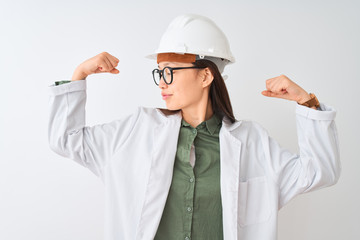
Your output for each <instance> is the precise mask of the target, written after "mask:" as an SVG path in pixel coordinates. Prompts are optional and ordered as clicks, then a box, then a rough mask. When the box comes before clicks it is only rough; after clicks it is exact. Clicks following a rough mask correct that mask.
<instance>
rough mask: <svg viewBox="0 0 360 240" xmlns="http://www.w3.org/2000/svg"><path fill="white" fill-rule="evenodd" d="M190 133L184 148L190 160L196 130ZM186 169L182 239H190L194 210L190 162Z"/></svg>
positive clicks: (193, 129)
mask: <svg viewBox="0 0 360 240" xmlns="http://www.w3.org/2000/svg"><path fill="white" fill-rule="evenodd" d="M189 130H190V131H191V133H190V134H189V138H188V144H187V146H186V148H187V151H188V154H187V156H189V160H190V152H191V145H192V144H193V143H194V140H195V138H196V136H197V130H196V129H195V128H190V129H189ZM188 163H189V164H188V167H187V168H186V173H187V174H188V179H187V184H188V186H189V187H188V188H187V189H188V191H187V192H186V195H185V205H184V206H183V211H184V212H185V213H184V215H185V221H184V230H185V231H184V239H185V240H190V239H191V227H192V218H193V208H194V191H195V174H194V171H193V168H192V166H191V165H190V161H188Z"/></svg>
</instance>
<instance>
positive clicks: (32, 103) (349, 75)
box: [0, 0, 360, 240]
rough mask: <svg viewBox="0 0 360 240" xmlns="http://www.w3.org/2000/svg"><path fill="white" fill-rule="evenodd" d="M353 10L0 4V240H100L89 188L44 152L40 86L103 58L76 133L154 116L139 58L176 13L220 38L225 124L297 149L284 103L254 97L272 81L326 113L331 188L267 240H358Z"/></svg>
mask: <svg viewBox="0 0 360 240" xmlns="http://www.w3.org/2000/svg"><path fill="white" fill-rule="evenodd" d="M359 12H360V3H359V1H356V0H354V1H349V0H342V1H332V0H322V1H319V0H311V1H310V0H302V1H300V0H299V1H290V0H286V1H285V0H284V1H275V0H267V1H265V0H264V1H260V0H259V1H254V0H253V1H250V0H248V1H239V0H238V1H235V0H234V1H225V0H222V1H209V0H206V1H195V0H192V1H189V0H181V1H180V0H178V1H165V0H163V1H160V0H153V1H145V0H144V1H136V2H135V1H131V2H130V1H109V0H102V1H90V0H87V1H85V0H83V1H75V0H71V1H70V0H62V1H53V0H46V1H45V0H33V1H25V0H23V1H4V0H0V30H1V32H0V34H1V35H0V36H1V37H0V70H1V85H0V88H1V91H0V93H1V94H0V114H1V115H0V116H1V117H0V153H1V155H0V239H1V240H23V239H30V240H35V239H36V240H49V239H51V240H64V239H66V240H67V239H69V240H73V239H74V240H75V239H76V240H82V239H84V240H85V239H86V240H99V239H103V238H102V236H103V212H104V196H103V194H104V189H103V185H102V183H101V181H100V179H98V178H96V177H95V175H93V174H92V173H91V172H90V171H89V170H87V169H86V168H83V167H82V166H80V165H78V164H77V163H75V162H73V161H72V160H69V159H66V158H62V157H60V156H58V155H56V154H55V153H54V152H52V151H51V150H50V148H49V146H48V142H47V120H48V86H49V85H51V84H52V83H53V82H54V81H59V80H65V79H70V78H71V76H72V73H73V71H74V69H75V68H76V66H77V65H78V64H80V63H81V62H83V61H85V60H86V59H88V58H90V57H92V56H95V55H96V54H98V53H100V52H103V51H107V52H109V53H110V54H113V55H115V56H116V57H117V58H119V59H120V64H119V70H120V74H118V75H111V74H109V73H105V74H97V75H91V76H89V77H88V78H87V81H88V84H87V86H88V102H87V125H90V126H91V125H94V124H97V123H103V122H110V121H112V120H113V119H115V118H120V117H122V116H124V115H126V114H128V113H131V112H133V111H134V110H135V109H136V107H137V106H139V105H142V106H147V107H165V104H164V102H163V100H162V99H161V96H160V91H159V89H158V88H157V87H156V86H155V85H154V84H153V82H152V78H151V71H152V69H153V68H155V67H156V65H157V64H156V63H155V61H152V60H148V59H146V58H144V56H145V55H147V54H149V53H152V52H153V51H154V50H155V49H156V48H157V46H158V43H159V40H160V37H161V35H162V33H163V32H164V31H165V29H166V27H167V26H168V24H169V23H170V21H171V20H172V19H173V18H174V17H176V16H177V15H179V14H182V13H197V14H201V15H205V16H207V17H210V18H211V19H213V20H214V21H215V22H216V23H217V25H218V26H219V27H220V28H221V29H222V30H223V31H224V33H225V34H226V35H227V37H228V39H229V42H230V44H231V49H232V51H233V54H234V56H235V58H236V63H235V64H232V65H230V66H228V68H225V73H226V74H227V75H229V78H228V79H227V80H226V84H227V86H228V89H229V93H230V97H231V100H232V104H233V108H234V112H235V116H236V118H237V119H251V120H254V121H257V122H259V123H260V124H261V125H263V126H264V127H265V128H266V129H268V131H269V133H270V135H271V136H273V137H274V138H275V139H277V140H278V141H279V142H280V143H281V145H282V146H284V147H287V148H288V149H290V150H292V151H297V150H298V149H297V138H296V129H295V114H294V110H295V103H294V102H288V101H285V100H281V99H271V98H266V97H264V96H262V95H261V91H262V90H264V87H265V80H266V79H268V78H272V77H276V76H279V75H281V74H285V75H286V76H288V77H289V78H290V79H292V80H294V81H295V82H296V83H298V84H299V85H300V86H302V87H303V88H304V89H305V90H307V91H309V92H314V93H316V95H317V96H318V98H319V100H320V101H321V102H324V103H326V104H328V105H331V106H333V107H335V108H336V109H337V111H338V113H337V118H336V122H337V127H338V132H339V139H340V145H341V159H342V166H343V171H342V175H341V177H340V180H339V182H338V184H337V185H335V186H333V187H331V188H325V189H322V190H319V191H317V192H313V193H308V194H305V195H301V196H299V197H297V198H296V199H294V200H293V201H291V202H290V203H289V204H288V205H287V206H286V207H285V208H283V209H282V210H281V211H280V213H279V214H280V220H279V239H280V240H289V239H290V240H321V239H327V240H339V239H346V240H357V239H360V231H359V227H360V217H359V215H360V204H359V203H360V184H359V182H360V177H359V175H360V174H359V172H360V171H359V169H360V161H359V160H360V159H359V154H358V150H359V148H360V145H359V143H360V139H359V134H360V129H359V122H360V114H359V106H358V105H357V100H358V99H357V98H355V94H358V91H359V89H360V88H359V87H360V84H359V81H360V70H359V69H360V68H359V63H360V45H359V43H360V17H359V16H360V14H359Z"/></svg>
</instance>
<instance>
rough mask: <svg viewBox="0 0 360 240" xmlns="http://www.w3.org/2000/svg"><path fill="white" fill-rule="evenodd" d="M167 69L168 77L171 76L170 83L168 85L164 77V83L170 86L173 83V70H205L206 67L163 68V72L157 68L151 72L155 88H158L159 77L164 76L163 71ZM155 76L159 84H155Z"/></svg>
mask: <svg viewBox="0 0 360 240" xmlns="http://www.w3.org/2000/svg"><path fill="white" fill-rule="evenodd" d="M166 68H167V69H169V70H170V76H171V80H170V82H169V83H168V82H167V80H166V78H165V77H164V78H163V79H164V82H165V83H166V84H167V85H170V84H171V83H172V82H173V70H181V69H189V68H198V69H200V68H206V67H177V68H172V67H164V68H163V70H160V69H158V68H155V69H154V70H153V71H152V75H153V80H154V82H155V84H156V85H157V86H159V83H160V80H161V77H162V76H164V70H165V69H166ZM155 74H159V83H157V82H156V79H155Z"/></svg>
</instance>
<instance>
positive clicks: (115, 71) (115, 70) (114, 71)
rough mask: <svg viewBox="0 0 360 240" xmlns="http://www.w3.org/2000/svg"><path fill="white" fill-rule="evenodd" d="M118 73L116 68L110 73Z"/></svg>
mask: <svg viewBox="0 0 360 240" xmlns="http://www.w3.org/2000/svg"><path fill="white" fill-rule="evenodd" d="M119 72H120V71H119V70H118V69H116V68H114V69H112V70H111V71H110V73H114V74H118V73H119Z"/></svg>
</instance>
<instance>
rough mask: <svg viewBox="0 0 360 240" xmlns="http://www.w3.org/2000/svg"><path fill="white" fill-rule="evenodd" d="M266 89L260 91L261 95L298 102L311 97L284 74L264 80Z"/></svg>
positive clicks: (300, 102)
mask: <svg viewBox="0 0 360 240" xmlns="http://www.w3.org/2000/svg"><path fill="white" fill-rule="evenodd" d="M266 89H267V90H265V91H262V92H261V93H262V95H264V96H267V97H276V98H283V99H287V100H290V101H296V102H297V103H299V104H302V103H304V102H306V101H308V100H310V98H311V97H310V94H309V93H307V92H306V91H305V90H304V89H302V88H301V87H300V86H299V85H297V84H296V83H294V82H293V81H291V80H290V79H289V78H288V77H286V76H285V75H280V76H278V77H274V78H270V79H268V80H266Z"/></svg>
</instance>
